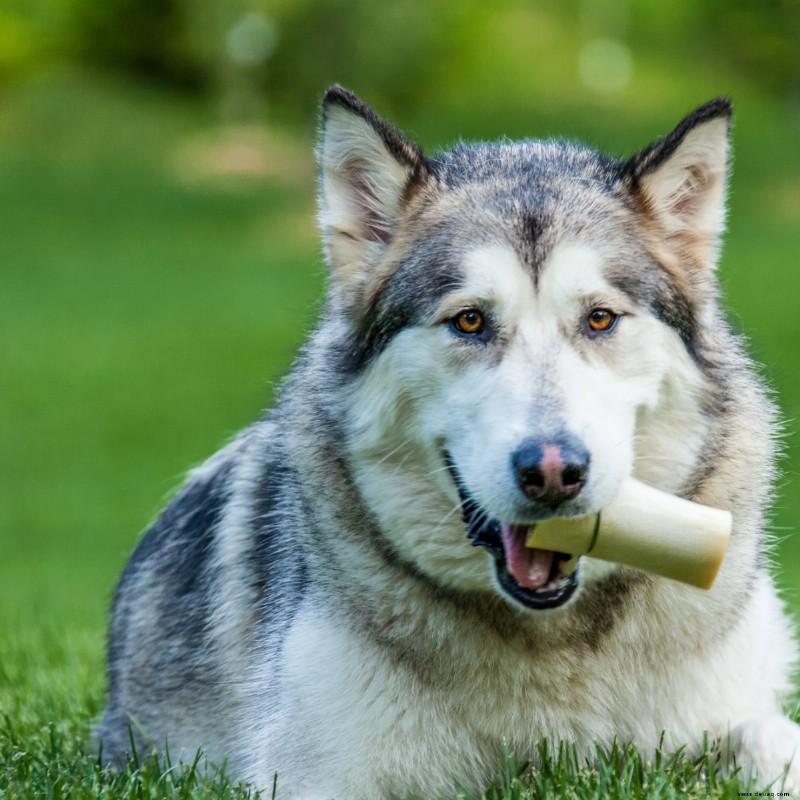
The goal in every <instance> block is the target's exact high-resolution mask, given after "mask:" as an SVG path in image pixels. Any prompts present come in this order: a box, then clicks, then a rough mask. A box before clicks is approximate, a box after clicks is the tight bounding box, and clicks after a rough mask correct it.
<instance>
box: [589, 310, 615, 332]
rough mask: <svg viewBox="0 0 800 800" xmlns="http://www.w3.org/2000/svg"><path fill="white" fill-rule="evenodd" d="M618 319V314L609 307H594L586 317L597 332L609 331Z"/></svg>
mask: <svg viewBox="0 0 800 800" xmlns="http://www.w3.org/2000/svg"><path fill="white" fill-rule="evenodd" d="M617 319H618V317H617V315H616V314H615V313H614V312H613V311H609V310H608V309H607V308H593V309H592V310H591V311H590V312H589V316H588V317H586V321H587V322H588V324H589V327H590V328H591V329H592V330H593V331H595V332H596V333H607V332H608V331H610V330H611V329H612V328H613V327H614V325H615V323H616V321H617Z"/></svg>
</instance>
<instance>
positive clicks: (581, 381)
mask: <svg viewBox="0 0 800 800" xmlns="http://www.w3.org/2000/svg"><path fill="white" fill-rule="evenodd" d="M729 116H730V106H729V105H728V104H727V102H725V101H714V102H712V103H710V104H708V105H707V106H704V107H703V108H701V109H698V111H696V112H695V113H694V114H693V115H691V116H690V117H688V118H687V119H686V120H684V122H682V123H681V125H680V126H679V127H678V128H677V129H676V131H674V132H673V133H672V134H671V135H670V136H668V137H666V138H665V139H664V140H662V141H660V142H658V143H656V144H655V145H652V146H651V147H649V148H647V149H645V150H644V151H642V152H641V153H639V154H637V156H635V157H634V158H632V159H631V160H629V161H628V162H617V161H614V160H610V159H607V158H605V157H603V156H600V155H598V154H596V153H593V152H592V151H589V150H586V149H583V148H578V147H575V146H572V145H566V144H562V143H540V142H525V143H520V144H502V145H494V146H488V145H481V146H477V147H473V148H469V147H462V148H459V149H457V150H455V151H452V152H449V153H445V154H442V155H440V156H438V157H436V158H433V159H425V158H424V157H423V156H422V154H421V153H420V151H419V150H418V149H417V148H416V147H415V146H414V145H413V144H411V143H410V142H408V141H407V140H406V139H405V138H403V137H402V135H401V134H399V133H398V132H397V131H395V130H394V129H392V128H390V127H389V126H388V125H387V124H386V123H385V122H383V121H382V120H381V119H380V118H378V117H377V116H376V115H375V114H374V112H372V111H371V110H370V109H369V108H368V107H366V106H364V105H363V104H362V103H361V102H360V101H359V100H357V99H356V98H354V97H353V96H352V95H350V94H349V93H347V92H345V91H344V90H341V89H334V90H331V91H330V92H329V93H328V95H327V96H326V103H325V120H324V131H323V139H322V143H321V146H320V162H321V169H322V180H321V187H322V191H321V222H322V227H323V232H324V234H325V242H326V251H327V257H328V262H329V265H330V268H331V275H332V298H331V312H332V313H331V314H330V316H329V318H330V319H336V320H337V321H338V322H337V324H338V328H337V330H338V335H339V336H340V337H341V348H340V349H341V352H342V358H341V365H342V368H343V369H345V370H347V371H348V373H349V386H350V390H349V393H348V404H347V410H346V412H345V415H346V417H347V424H348V428H349V437H348V441H349V446H350V458H351V460H352V462H353V465H354V471H355V474H356V479H357V481H358V482H359V486H360V488H361V490H362V492H363V493H364V495H365V497H366V499H367V501H368V503H369V504H370V506H371V508H372V509H373V511H374V512H375V514H376V516H377V518H378V520H379V523H380V524H381V528H382V531H383V534H384V535H385V536H386V537H387V538H388V539H389V540H390V542H391V543H392V545H393V546H394V547H395V548H396V550H397V551H398V553H399V554H400V556H401V557H402V558H404V559H406V560H407V561H409V562H410V563H413V564H414V565H415V567H417V568H419V569H421V570H422V571H424V572H425V573H427V574H428V575H430V576H431V577H433V578H435V579H436V580H437V581H440V582H442V583H444V584H447V585H451V586H457V587H459V588H464V589H476V590H481V589H486V588H488V587H497V588H498V589H499V590H500V591H501V592H502V593H503V594H504V595H505V596H507V597H509V598H511V599H512V600H514V601H515V602H517V603H518V604H521V605H523V606H525V607H528V608H534V609H544V608H556V607H559V606H562V605H565V604H567V603H568V602H569V600H570V599H571V598H572V597H573V596H574V594H575V591H576V589H577V588H578V587H579V585H581V584H584V585H590V584H591V582H592V581H593V580H597V579H599V578H601V577H602V576H603V575H605V574H607V573H608V572H609V571H610V570H612V569H614V567H613V566H610V565H607V564H601V563H600V562H597V561H592V560H590V559H582V561H584V562H586V563H584V564H582V565H581V567H580V569H578V570H574V568H573V566H572V565H569V566H565V564H569V562H568V558H569V554H560V553H552V552H549V551H539V550H532V549H528V548H525V546H524V541H525V538H526V535H527V533H528V531H529V530H530V527H531V526H532V525H534V524H535V523H536V522H537V521H539V520H542V519H546V518H548V517H550V516H553V515H558V516H573V515H583V514H589V513H596V512H597V511H599V510H601V509H602V508H603V507H604V506H605V505H607V504H608V503H609V501H610V500H611V499H612V498H613V496H614V494H615V492H616V490H617V488H618V487H619V485H620V482H621V481H622V480H623V479H624V478H626V477H627V476H629V475H631V474H632V473H633V472H634V471H636V474H637V475H638V476H639V477H643V478H645V479H648V480H649V481H650V482H651V483H654V484H657V485H660V486H662V487H663V488H665V489H670V490H673V491H675V490H678V489H679V488H680V486H681V485H682V483H683V482H684V481H686V480H687V479H688V477H689V476H690V474H691V471H692V469H693V468H694V466H695V465H696V463H697V461H698V458H699V456H700V452H699V451H700V448H701V446H702V431H703V424H704V423H703V414H702V411H701V405H702V402H703V395H704V387H705V378H704V375H703V371H702V359H701V357H700V355H699V349H700V348H701V340H702V327H703V324H704V323H705V324H707V319H708V318H709V314H710V311H709V308H710V304H711V303H712V302H713V294H714V290H713V279H712V276H711V272H712V269H713V265H714V261H715V258H716V251H717V241H718V235H719V232H720V228H721V224H722V210H723V209H722V204H723V195H724V185H725V176H726V171H727V142H728V127H729ZM462 517H463V521H462ZM465 522H466V528H467V533H468V534H469V536H470V537H471V538H472V539H473V541H474V542H475V543H477V544H480V545H482V546H483V548H484V549H485V550H486V551H487V552H488V553H489V555H490V556H491V557H490V558H487V557H486V555H485V554H484V553H483V552H482V551H481V549H474V548H471V547H470V542H469V540H468V539H467V537H466V536H465Z"/></svg>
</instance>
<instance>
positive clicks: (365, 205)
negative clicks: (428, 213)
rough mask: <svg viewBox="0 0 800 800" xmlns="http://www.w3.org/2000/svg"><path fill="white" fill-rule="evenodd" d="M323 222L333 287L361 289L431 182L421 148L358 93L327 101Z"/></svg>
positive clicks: (333, 95)
mask: <svg viewBox="0 0 800 800" xmlns="http://www.w3.org/2000/svg"><path fill="white" fill-rule="evenodd" d="M317 157H318V162H319V169H320V187H319V189H320V191H319V222H320V226H321V228H322V235H323V241H324V245H325V255H326V258H327V261H328V265H329V267H330V270H331V275H332V278H333V279H334V281H339V282H344V283H350V282H356V283H359V282H360V281H361V280H363V278H364V276H365V273H366V271H367V268H368V267H369V266H370V265H371V264H374V263H375V261H376V260H377V258H379V257H380V255H381V253H382V252H383V250H384V249H385V248H386V246H387V245H388V244H389V242H390V241H391V239H392V236H393V233H394V230H395V225H396V223H397V220H398V218H399V217H400V215H401V214H402V211H403V208H404V205H405V201H406V200H407V199H408V197H409V195H410V193H411V190H412V189H413V188H414V187H418V186H421V185H422V183H424V181H425V179H426V178H427V167H426V163H425V158H424V157H423V155H422V152H421V151H420V150H419V148H418V147H417V146H416V145H415V144H413V143H412V142H410V141H409V140H408V139H406V138H405V137H404V136H403V135H402V134H401V133H400V132H399V131H397V130H396V129H395V128H393V127H392V126H391V125H389V124H388V123H386V122H385V121H384V120H382V119H381V118H380V117H379V116H378V115H377V114H376V113H375V112H374V111H373V110H372V109H371V108H370V107H369V106H368V105H366V104H365V103H363V102H362V101H361V100H359V99H358V98H357V97H356V96H355V95H354V94H352V92H349V91H347V89H343V88H342V87H341V86H334V87H332V88H330V89H328V91H327V92H326V93H325V97H324V99H323V101H322V134H321V137H320V142H319V147H318V150H317Z"/></svg>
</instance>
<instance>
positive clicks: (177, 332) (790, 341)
mask: <svg viewBox="0 0 800 800" xmlns="http://www.w3.org/2000/svg"><path fill="white" fill-rule="evenodd" d="M701 99H702V98H701ZM0 102H2V114H1V115H0V265H1V266H0V268H1V269H2V275H3V282H2V290H0V374H2V376H3V379H2V388H0V453H2V458H0V714H1V715H2V716H0V797H2V796H4V793H6V794H7V795H8V796H9V797H12V796H31V797H34V796H36V797H38V796H49V797H65V796H109V797H123V796H130V797H172V796H175V797H178V796H190V795H192V794H193V793H197V792H201V793H203V794H204V795H207V796H217V795H224V796H228V795H229V794H230V793H232V792H233V793H235V792H239V791H241V792H244V791H245V790H244V789H232V788H231V787H230V785H229V783H228V782H227V781H226V779H225V777H224V775H222V776H220V775H216V776H212V777H210V778H209V777H203V776H202V774H201V773H202V769H201V768H200V767H199V766H198V769H197V770H195V771H194V772H189V773H185V772H181V771H173V772H171V773H169V775H168V776H167V777H165V776H163V775H162V774H161V767H159V766H158V765H154V764H152V763H149V762H147V760H144V761H143V762H142V763H140V764H139V765H138V767H137V766H134V767H133V768H132V769H131V770H130V771H129V772H127V773H123V774H122V775H120V776H117V777H114V776H109V775H107V774H106V773H103V772H102V771H100V770H99V768H98V767H97V765H96V763H95V762H94V760H93V758H92V756H91V755H90V754H88V753H86V751H85V750H84V749H83V744H82V743H83V742H84V741H85V738H86V735H87V733H88V731H89V729H90V726H91V722H92V720H93V719H94V718H95V716H96V715H97V714H98V713H99V710H100V709H101V707H102V703H103V694H104V690H105V676H104V657H103V645H104V636H105V632H104V627H105V620H106V613H107V608H108V603H109V599H110V595H111V592H112V589H113V585H114V581H115V579H116V576H117V575H118V573H119V571H120V570H121V568H122V565H123V564H124V561H125V558H126V556H127V554H128V553H129V552H130V550H131V548H132V547H133V545H134V544H135V542H136V540H137V538H138V536H139V534H140V532H141V531H142V529H143V528H144V527H145V526H146V524H147V522H148V521H149V520H150V519H151V518H152V517H153V515H154V514H156V513H157V511H158V509H159V507H160V506H161V505H162V503H163V501H164V499H165V498H166V497H168V496H169V495H170V493H171V492H172V491H173V490H174V489H175V488H176V487H177V485H178V484H179V482H180V481H181V476H182V474H183V473H184V472H185V470H186V469H187V468H188V467H189V466H191V465H193V464H196V463H198V462H199V461H201V460H202V459H203V458H205V457H206V456H207V455H209V454H210V453H212V452H213V451H214V450H215V449H216V448H217V447H218V446H219V445H220V444H221V443H222V442H224V441H225V440H226V439H227V438H228V437H230V436H231V435H232V434H233V433H234V432H235V431H236V430H238V429H239V428H240V427H242V426H243V425H245V424H247V423H248V422H249V421H251V420H252V419H253V418H254V417H255V416H256V415H257V413H258V412H259V410H260V409H261V408H263V407H265V406H266V405H268V403H269V401H270V397H271V396H272V392H273V387H274V385H275V382H276V381H277V380H279V378H280V376H281V374H282V373H283V372H284V371H285V369H286V367H287V366H288V364H289V363H290V361H291V359H292V356H293V353H294V352H295V350H296V348H297V346H298V344H299V343H300V341H301V340H302V336H303V332H304V331H305V330H307V329H308V328H309V326H310V324H311V323H312V321H313V319H314V315H315V310H316V308H317V306H318V304H319V302H320V296H321V290H322V285H323V267H322V262H321V259H320V255H319V248H318V243H317V240H316V236H315V229H314V220H313V196H314V185H313V182H314V169H313V164H312V155H311V148H312V147H313V130H312V128H311V126H310V125H309V126H308V127H307V128H300V129H282V128H280V127H279V126H273V127H271V128H269V130H268V131H265V132H255V131H252V130H239V131H227V132H224V131H223V130H222V129H221V128H220V127H219V124H218V115H217V112H216V109H215V108H214V107H213V106H212V105H211V104H209V103H200V102H197V101H190V100H187V99H185V98H182V97H176V96H173V95H170V94H168V93H165V92H162V91H157V90H152V89H143V88H141V87H137V86H131V85H127V84H125V83H122V82H120V81H115V80H111V79H99V78H97V77H88V76H86V75H83V74H80V73H74V72H66V73H59V74H53V75H47V76H43V77H40V78H39V79H37V80H35V81H32V82H30V83H27V84H24V85H19V86H15V87H13V88H8V87H7V88H5V89H4V90H3V91H2V94H0ZM310 102H311V101H310ZM739 109H740V110H739V118H738V122H737V129H736V142H737V160H736V171H735V178H734V185H733V194H732V201H731V220H730V234H729V236H728V238H727V245H726V250H725V256H724V259H723V265H722V274H723V282H724V284H725V287H726V291H727V295H728V298H729V303H730V309H731V314H732V317H733V319H734V321H735V323H736V325H737V326H738V327H740V328H741V329H742V330H744V331H745V332H746V333H747V334H748V336H749V337H750V338H751V340H752V349H753V351H754V352H755V354H756V355H757V357H758V358H759V360H761V361H762V362H763V363H764V364H765V375H766V376H767V378H768V380H769V381H770V382H771V383H772V385H774V386H775V388H776V390H777V397H778V399H779V401H780V403H781V406H782V408H783V410H784V412H785V416H786V418H787V433H788V436H787V440H786V446H787V458H786V459H785V461H784V464H783V467H784V474H785V476H786V478H785V480H784V482H783V484H782V489H781V493H780V496H779V498H778V502H777V504H776V514H775V522H774V530H775V531H776V532H777V533H778V534H779V535H780V536H781V537H782V538H784V539H785V541H781V542H780V543H779V545H778V547H777V551H776V559H775V560H776V563H777V565H778V567H779V575H780V577H779V581H780V584H781V586H782V587H783V588H784V589H785V590H786V591H785V594H786V598H787V602H788V603H789V605H790V607H791V608H792V610H793V612H794V614H795V615H796V616H797V615H800V596H799V595H798V593H797V587H798V586H800V540H798V538H797V537H794V539H793V540H792V539H791V538H789V537H788V534H790V533H791V532H793V530H794V528H795V527H796V524H797V523H796V520H797V518H798V515H800V486H798V482H797V481H796V480H793V476H794V473H795V471H796V470H795V468H793V466H792V465H793V464H796V463H797V461H798V457H800V453H799V452H798V449H797V447H798V445H797V441H796V440H797V437H796V436H795V435H794V434H793V433H792V432H793V430H794V429H795V428H796V422H795V421H796V420H797V419H799V418H800V369H798V360H797V357H796V353H797V352H798V351H799V350H800V315H799V314H797V308H798V307H800V283H799V282H798V281H797V277H796V269H797V264H796V260H797V257H796V254H797V253H798V252H799V251H800V225H798V223H799V222H800V164H798V158H797V155H796V144H795V142H796V129H793V128H792V123H791V119H790V116H789V114H788V112H784V111H783V110H781V109H779V108H777V107H773V106H771V105H769V104H768V103H767V102H766V101H759V100H754V99H751V98H749V97H747V96H746V95H745V97H744V98H743V101H742V102H741V103H740V105H739ZM686 110H688V109H687V108H685V107H682V106H681V107H679V108H677V109H675V110H674V113H672V114H670V115H669V116H668V117H664V118H663V120H661V118H659V119H660V120H661V121H663V124H662V125H661V127H658V125H657V124H656V123H655V121H653V120H652V118H651V121H650V122H649V123H648V126H649V127H648V126H642V127H641V132H637V135H636V136H635V137H632V136H631V133H630V129H631V126H633V125H634V123H635V120H636V109H630V110H628V111H626V112H625V114H624V115H623V116H618V117H616V118H615V119H614V120H613V121H611V120H608V119H607V118H604V119H598V118H597V116H596V115H592V114H591V112H590V111H587V112H586V113H585V114H584V115H581V113H580V112H579V111H577V110H575V109H573V110H572V111H569V112H565V124H564V126H563V131H564V132H565V133H566V134H568V135H574V136H580V137H581V138H585V139H588V140H590V141H598V142H601V143H602V144H604V145H606V146H611V147H612V148H616V149H617V150H620V151H624V150H626V149H630V148H631V147H634V146H640V145H642V144H644V143H645V142H646V141H647V140H648V139H650V138H653V137H654V136H655V135H656V134H658V133H659V132H661V131H663V129H664V127H666V126H669V125H670V124H672V123H674V122H676V121H677V120H678V118H679V117H680V115H681V114H682V113H683V112H684V111H686ZM400 122H403V120H400ZM471 124H476V123H475V122H474V121H472V122H471ZM514 124H516V125H517V126H521V123H519V122H517V123H514ZM514 124H510V125H509V126H508V130H507V132H508V133H510V134H514V135H520V134H521V133H522V132H521V131H520V130H515V129H514ZM553 124H554V122H553V120H552V119H547V118H542V119H540V120H539V121H538V125H539V128H534V129H531V130H528V133H530V134H533V135H543V134H547V133H552V132H554V129H553V128H552V125H553ZM476 125H477V124H476ZM500 125H501V123H499V122H497V121H496V120H494V119H492V120H491V122H489V112H487V125H486V130H484V131H483V134H482V135H486V136H489V135H493V134H494V133H501V132H502V131H500V130H497V131H495V130H494V128H493V127H492V126H500ZM410 127H411V128H412V129H413V130H415V131H416V132H417V133H418V135H419V136H420V138H421V139H422V141H423V144H426V145H429V146H436V145H439V144H444V143H446V142H447V141H449V140H453V139H455V138H456V136H457V135H458V134H461V133H464V132H465V131H464V130H462V129H460V128H459V121H458V113H457V112H455V111H454V114H453V120H452V121H451V122H447V121H441V120H435V121H432V120H430V119H424V118H419V119H415V120H412V121H411V124H410ZM466 132H467V133H470V132H471V131H466ZM475 132H476V133H479V131H475ZM3 720H5V721H3ZM161 766H163V765H161ZM498 768H499V769H500V765H498ZM505 769H506V771H507V772H508V774H507V775H506V777H505V778H504V781H503V784H502V785H503V786H505V788H502V787H499V788H498V787H495V789H490V790H488V793H487V797H495V796H496V797H509V798H510V797H524V796H528V794H526V792H528V793H529V792H532V791H534V790H533V789H524V788H523V784H521V783H519V781H518V780H517V778H516V777H515V772H516V771H515V769H514V768H513V767H512V766H510V765H506V766H505ZM537 781H539V789H538V790H536V791H538V792H539V795H536V796H541V793H545V794H547V793H549V792H558V793H561V792H571V793H572V794H571V796H575V797H603V796H613V797H626V798H627V797H634V796H635V797H671V796H676V797H677V796H687V795H691V794H694V796H697V797H706V796H735V794H736V791H737V788H739V787H738V784H737V782H736V781H735V780H732V781H731V780H729V781H727V782H719V783H718V782H717V781H716V779H715V778H714V775H713V770H709V769H708V764H707V763H705V762H703V763H698V764H696V765H691V764H687V763H685V762H683V761H680V760H672V761H670V760H665V761H663V762H660V763H656V764H653V765H650V766H646V765H645V764H643V763H642V762H641V761H640V760H638V759H637V758H636V757H633V756H630V755H628V754H625V753H616V754H612V755H611V756H609V757H608V758H607V760H606V762H604V766H603V767H602V769H601V770H600V771H598V772H592V771H588V770H586V769H584V768H581V767H580V765H575V764H573V763H572V762H571V761H570V759H569V754H562V757H561V759H559V758H555V760H554V761H553V762H552V763H551V764H550V766H549V767H548V769H545V770H544V771H542V772H541V773H540V775H539V776H538V778H537ZM548 781H549V782H550V783H548ZM548 787H549V788H548ZM492 792H494V794H492ZM530 796H534V795H533V794H530Z"/></svg>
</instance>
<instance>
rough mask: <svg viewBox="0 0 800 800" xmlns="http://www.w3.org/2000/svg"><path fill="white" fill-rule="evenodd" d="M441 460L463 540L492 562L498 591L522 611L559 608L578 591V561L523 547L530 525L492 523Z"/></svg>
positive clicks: (450, 466)
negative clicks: (458, 509)
mask: <svg viewBox="0 0 800 800" xmlns="http://www.w3.org/2000/svg"><path fill="white" fill-rule="evenodd" d="M444 460H445V463H446V464H447V468H448V470H449V471H450V475H451V476H452V478H453V481H454V482H455V485H456V488H457V489H458V496H459V498H460V499H461V515H462V517H463V518H464V523H465V524H466V526H467V536H468V537H469V538H470V539H471V540H472V544H473V546H475V547H483V548H484V549H485V550H486V551H487V552H489V553H490V554H491V555H492V557H493V558H494V562H495V570H496V575H497V581H498V583H499V584H500V587H501V589H502V590H503V591H504V592H505V593H506V594H507V595H508V596H509V597H511V598H512V599H513V600H515V601H516V602H517V603H520V604H521V605H523V606H525V607H526V608H532V609H546V608H558V607H559V606H563V605H564V604H565V603H566V602H567V601H568V600H569V599H570V598H571V597H572V595H573V594H574V593H575V590H576V589H577V588H578V563H577V562H578V559H577V558H576V557H574V556H572V555H571V554H570V553H561V552H557V551H554V550H541V549H539V548H534V547H526V546H525V541H526V540H527V538H528V535H529V534H530V531H531V528H532V527H533V525H531V524H517V523H512V522H500V521H498V520H494V519H492V518H491V517H490V516H489V515H488V514H487V513H486V511H484V509H483V508H482V507H481V506H480V505H479V504H478V503H477V501H476V500H475V499H474V498H473V497H472V496H471V495H470V493H469V491H468V490H467V488H466V486H465V485H464V481H463V480H462V479H461V476H460V474H459V472H458V470H457V469H456V466H455V464H454V463H453V459H452V458H451V457H450V454H449V453H447V452H445V453H444Z"/></svg>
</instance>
